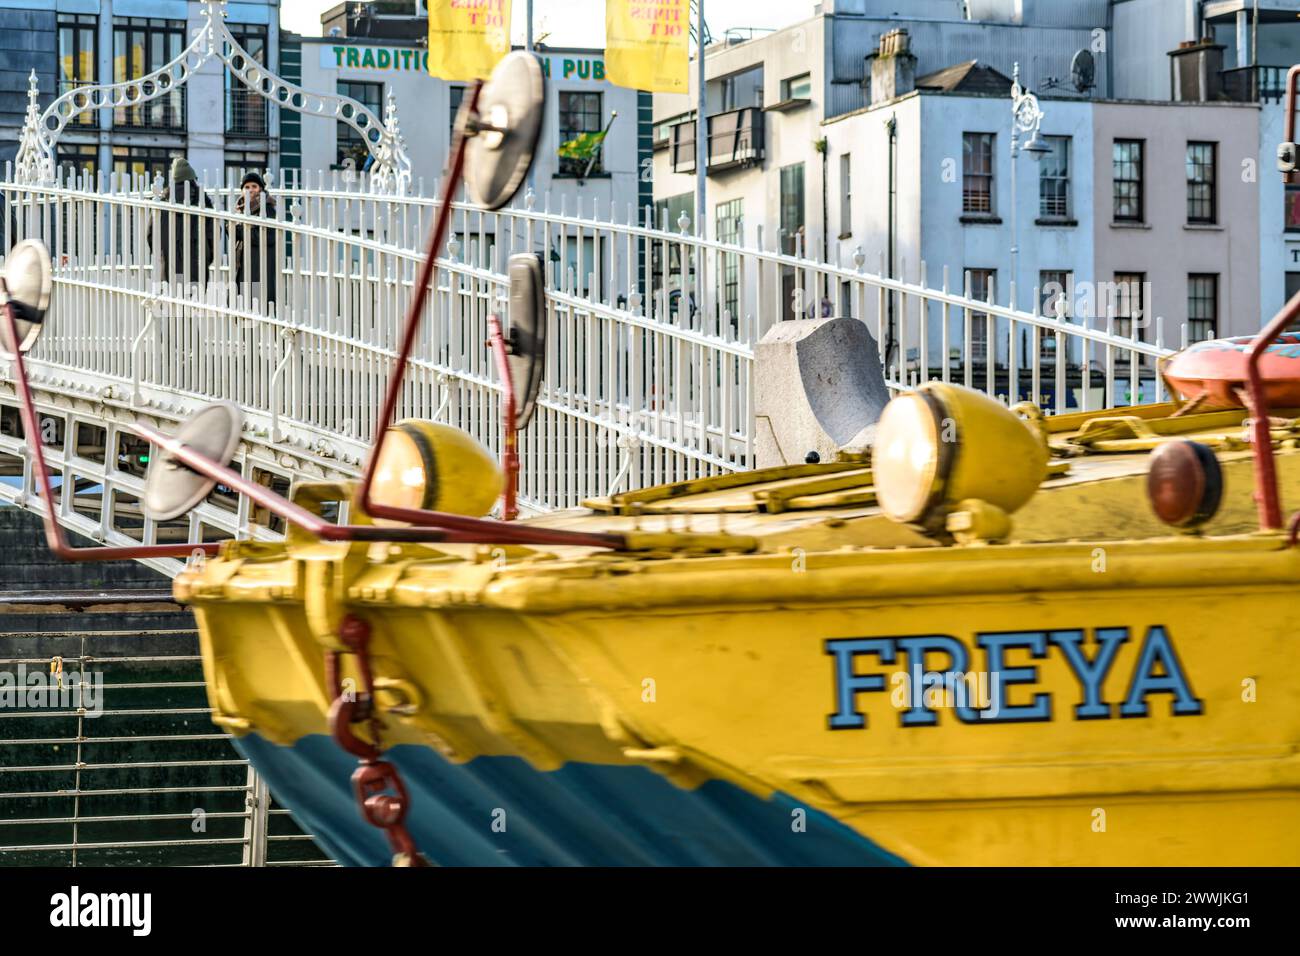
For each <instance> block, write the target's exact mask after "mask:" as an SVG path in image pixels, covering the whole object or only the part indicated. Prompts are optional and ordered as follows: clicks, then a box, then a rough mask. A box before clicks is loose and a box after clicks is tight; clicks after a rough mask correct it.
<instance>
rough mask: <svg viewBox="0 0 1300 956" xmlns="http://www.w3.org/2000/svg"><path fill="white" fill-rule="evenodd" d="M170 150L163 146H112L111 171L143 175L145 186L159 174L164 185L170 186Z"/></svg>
mask: <svg viewBox="0 0 1300 956" xmlns="http://www.w3.org/2000/svg"><path fill="white" fill-rule="evenodd" d="M171 171H172V151H171V150H170V149H168V148H167V147H165V146H136V145H130V146H114V147H113V172H115V173H117V174H118V175H119V176H131V177H136V176H143V177H144V179H145V186H146V188H147V187H149V186H151V185H152V184H153V181H154V179H156V178H157V177H159V176H161V177H162V180H163V184H164V185H168V186H170V183H169V182H168V177H169V176H171Z"/></svg>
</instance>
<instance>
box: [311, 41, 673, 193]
mask: <svg viewBox="0 0 1300 956" xmlns="http://www.w3.org/2000/svg"><path fill="white" fill-rule="evenodd" d="M301 50H302V66H301V77H302V78H301V83H302V85H303V86H304V87H305V88H307V89H309V90H316V91H320V92H330V93H341V94H344V95H347V96H351V97H352V98H353V99H356V100H359V101H361V102H362V103H364V104H365V105H367V106H369V107H370V108H371V109H372V110H373V111H374V112H375V113H376V114H378V115H379V116H381V117H382V116H383V113H384V110H385V108H386V105H387V102H388V98H389V96H390V95H391V96H392V98H393V100H394V103H395V105H396V108H397V118H398V121H399V123H400V125H401V130H402V135H403V137H404V138H405V140H406V151H407V155H408V156H409V157H410V159H411V167H412V169H411V172H412V177H413V179H414V180H415V181H417V184H418V181H420V180H423V182H424V190H425V192H426V193H427V192H428V191H429V190H431V189H432V188H433V184H434V182H435V181H436V180H437V179H438V177H439V176H440V175H441V174H442V170H443V166H444V164H445V163H446V160H447V156H448V154H449V151H450V148H451V131H452V126H453V124H454V121H455V115H456V110H457V109H458V108H459V106H460V100H461V97H462V96H463V94H464V91H465V88H466V84H463V83H451V82H447V81H445V80H441V79H438V78H436V77H433V76H430V75H429V74H428V72H427V60H426V57H427V55H428V53H427V50H426V49H425V47H424V46H423V45H422V44H418V43H417V42H414V41H400V40H393V39H371V38H364V39H360V38H347V37H302V38H301ZM539 56H540V57H541V60H542V65H543V70H544V71H545V72H546V74H547V88H546V115H545V119H544V121H543V126H542V136H541V142H540V144H539V146H538V151H537V161H536V164H535V165H534V167H533V172H532V178H531V180H530V181H531V183H532V185H533V189H534V192H535V194H536V196H537V204H538V206H539V207H540V206H542V205H543V204H544V203H548V204H549V206H550V208H551V209H552V210H555V211H558V210H559V209H560V208H564V209H565V210H566V211H568V212H570V213H573V212H575V211H576V210H577V209H578V208H579V203H581V208H582V209H583V210H584V214H585V215H587V216H590V215H591V214H592V212H594V211H595V210H597V209H599V210H600V211H601V215H602V216H606V217H607V216H608V215H609V211H610V208H611V203H614V204H615V205H616V206H617V209H618V214H619V216H623V215H626V212H627V209H628V207H629V205H634V204H636V203H637V202H638V201H639V200H638V196H639V189H640V179H641V177H640V174H639V170H640V159H641V155H642V153H643V152H644V151H645V146H646V144H645V143H644V142H643V141H642V139H641V138H640V137H639V136H638V126H639V118H640V115H639V113H638V106H639V105H641V104H640V100H641V98H643V97H644V94H638V93H637V91H636V90H629V89H626V88H623V87H619V86H614V85H613V84H612V83H610V82H609V81H608V80H606V79H605V63H604V56H603V53H602V51H600V50H558V49H547V50H544V51H541V52H540V53H539ZM646 105H648V104H646ZM606 127H608V129H609V134H608V136H607V137H606V139H605V141H604V143H603V144H602V147H601V149H600V152H599V155H598V157H597V159H596V162H595V163H593V164H592V166H591V168H590V170H588V169H587V167H586V164H583V163H575V162H573V161H571V160H565V159H563V158H561V157H560V155H559V153H558V149H559V147H560V145H561V144H562V143H564V142H566V141H568V140H571V139H573V138H574V137H576V136H578V135H579V134H581V133H583V132H589V131H600V130H603V129H605V128H606ZM301 131H302V132H301V141H302V149H301V164H302V169H303V170H305V171H308V172H312V173H313V174H314V172H315V171H317V170H331V169H339V170H341V169H343V168H344V166H345V164H346V163H347V160H348V159H349V158H351V159H352V160H353V165H354V166H357V165H359V164H358V160H359V161H360V162H361V163H363V162H364V160H365V156H366V153H365V151H364V147H361V146H360V143H359V139H358V138H357V136H356V134H354V133H353V131H352V130H351V129H350V128H349V127H347V126H346V125H345V124H342V123H340V122H338V121H337V120H335V119H333V118H328V117H318V116H303V117H302V120H301ZM647 158H648V156H647Z"/></svg>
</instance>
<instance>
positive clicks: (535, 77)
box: [457, 50, 546, 209]
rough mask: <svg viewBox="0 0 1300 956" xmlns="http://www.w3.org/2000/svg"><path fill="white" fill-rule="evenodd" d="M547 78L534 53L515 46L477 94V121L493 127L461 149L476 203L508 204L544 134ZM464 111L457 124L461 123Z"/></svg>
mask: <svg viewBox="0 0 1300 956" xmlns="http://www.w3.org/2000/svg"><path fill="white" fill-rule="evenodd" d="M545 100H546V78H545V77H544V76H543V75H542V66H541V62H540V61H539V60H538V59H537V57H535V56H534V55H533V54H531V53H528V52H526V51H523V50H516V51H515V52H514V53H509V54H507V55H506V56H504V57H502V59H501V62H500V63H498V64H497V65H496V69H494V70H493V71H492V76H491V77H490V78H489V79H488V81H487V82H486V83H484V84H483V88H482V89H481V90H480V91H479V95H478V111H477V112H478V122H480V123H484V124H487V125H490V126H493V127H496V129H489V130H482V131H480V132H478V133H477V134H476V135H474V136H472V137H470V140H469V143H468V144H467V145H466V147H465V179H466V182H467V183H468V185H469V192H470V195H471V196H472V197H473V198H474V201H475V202H476V203H478V204H479V205H480V206H483V207H484V208H485V209H500V208H501V207H502V206H504V205H505V204H506V203H508V202H510V200H511V199H512V198H514V195H515V193H516V192H518V191H519V187H520V185H522V184H523V181H524V177H526V176H527V175H528V168H529V167H530V166H532V164H533V155H534V154H535V153H536V152H537V140H538V138H539V137H540V136H541V132H542V108H543V105H544V103H545ZM467 118H468V116H467V111H466V110H462V111H461V115H460V117H459V118H458V121H457V122H458V123H459V124H460V125H462V126H463V125H464V124H465V122H466V120H467Z"/></svg>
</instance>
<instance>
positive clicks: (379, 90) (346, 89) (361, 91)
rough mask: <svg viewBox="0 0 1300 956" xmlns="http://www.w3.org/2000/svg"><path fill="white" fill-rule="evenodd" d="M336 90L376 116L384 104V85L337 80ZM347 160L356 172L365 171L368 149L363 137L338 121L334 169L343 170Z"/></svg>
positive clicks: (368, 154) (368, 155)
mask: <svg viewBox="0 0 1300 956" xmlns="http://www.w3.org/2000/svg"><path fill="white" fill-rule="evenodd" d="M337 89H338V94H339V96H350V97H352V99H354V100H356V101H357V102H358V103H360V104H361V105H362V106H364V107H366V109H368V110H370V112H372V113H374V114H375V115H376V116H378V115H379V111H380V109H381V108H382V107H381V106H380V104H382V103H383V102H384V84H382V83H361V82H358V81H356V80H339V81H338V87H337ZM347 159H351V160H352V162H353V164H354V165H355V166H356V169H357V170H358V171H360V170H362V169H365V167H366V162H367V160H369V159H370V147H369V146H367V145H366V140H365V137H364V136H362V135H361V134H360V133H358V132H357V131H356V130H355V129H353V128H352V127H351V126H349V125H348V124H347V123H345V122H343V121H342V120H339V122H338V140H337V148H336V150H335V157H334V168H335V169H341V168H343V165H344V160H347Z"/></svg>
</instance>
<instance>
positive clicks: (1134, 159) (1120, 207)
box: [1111, 139, 1143, 222]
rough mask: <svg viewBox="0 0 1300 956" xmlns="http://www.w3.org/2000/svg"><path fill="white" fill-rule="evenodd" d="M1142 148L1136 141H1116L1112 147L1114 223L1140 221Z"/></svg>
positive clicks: (1141, 144) (1140, 143)
mask: <svg viewBox="0 0 1300 956" xmlns="http://www.w3.org/2000/svg"><path fill="white" fill-rule="evenodd" d="M1142 147H1143V142H1142V141H1141V140H1138V139H1117V140H1115V144H1114V147H1113V157H1112V164H1111V166H1112V169H1111V177H1112V180H1113V183H1114V187H1113V188H1114V201H1115V210H1114V215H1115V221H1116V222H1141V221H1142Z"/></svg>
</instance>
